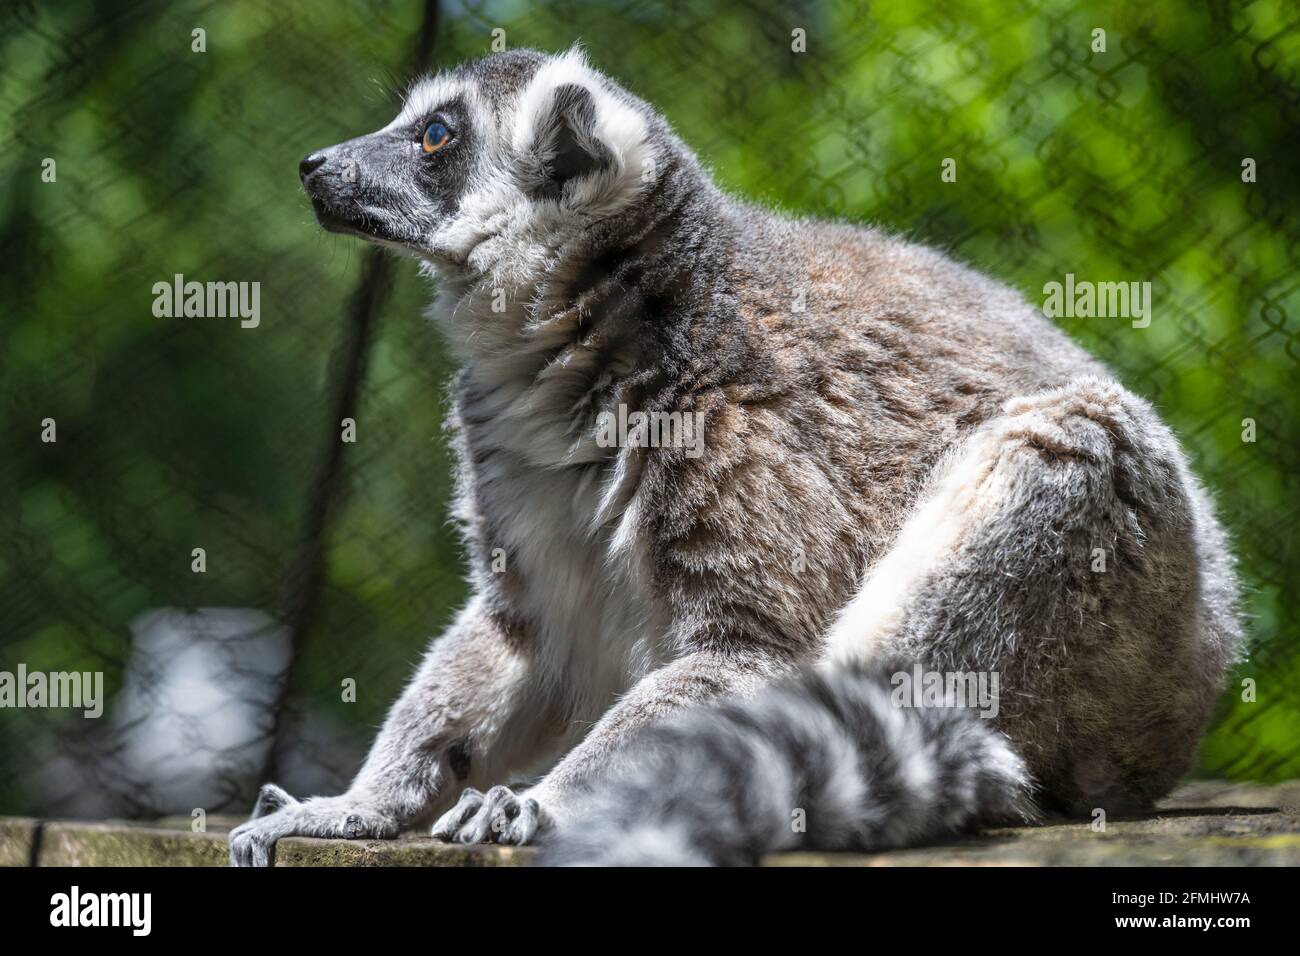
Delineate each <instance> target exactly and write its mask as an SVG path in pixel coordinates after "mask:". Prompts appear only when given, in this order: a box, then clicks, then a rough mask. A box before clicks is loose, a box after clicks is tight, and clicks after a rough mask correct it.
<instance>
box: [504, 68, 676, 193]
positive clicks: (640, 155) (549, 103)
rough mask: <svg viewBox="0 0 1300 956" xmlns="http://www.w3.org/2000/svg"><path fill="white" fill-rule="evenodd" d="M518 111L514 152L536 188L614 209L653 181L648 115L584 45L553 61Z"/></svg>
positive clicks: (528, 187) (525, 179)
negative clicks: (593, 63)
mask: <svg viewBox="0 0 1300 956" xmlns="http://www.w3.org/2000/svg"><path fill="white" fill-rule="evenodd" d="M518 110H519V111H518V114H517V117H516V123H515V125H514V141H513V145H514V153H515V156H516V157H517V159H518V163H519V174H520V177H521V180H522V185H523V187H524V189H525V191H526V192H528V193H529V194H530V195H532V196H535V197H537V198H539V199H553V200H558V201H560V202H561V204H562V205H565V206H571V207H574V208H579V207H581V208H583V209H584V210H585V211H590V212H601V211H612V210H613V209H614V208H616V207H617V206H618V205H621V204H622V203H623V202H625V201H627V200H628V199H630V198H631V197H632V196H634V195H635V194H636V193H637V192H639V191H640V189H641V188H642V185H643V183H644V182H648V181H649V178H648V177H643V173H644V171H645V169H646V168H647V167H648V166H650V165H651V163H650V153H651V150H650V145H649V143H648V142H647V125H646V119H645V116H644V115H643V114H642V113H641V111H640V110H639V109H638V108H637V107H636V105H635V104H634V102H632V101H631V100H630V98H628V97H627V96H626V95H625V94H623V93H621V91H619V90H618V89H617V88H615V87H613V86H612V85H611V84H609V83H608V82H607V81H606V80H605V79H604V77H603V76H601V74H600V73H598V72H596V71H595V70H593V69H592V68H591V67H589V66H587V63H586V61H585V59H584V58H583V56H582V53H581V51H580V50H577V49H574V50H571V51H569V52H568V53H566V54H563V55H562V56H559V57H555V58H554V59H552V60H550V61H549V62H548V63H546V64H545V65H544V66H543V67H542V68H541V69H540V70H539V71H538V72H537V74H536V76H534V77H533V79H532V81H531V82H530V83H529V86H528V89H527V90H526V91H525V92H524V95H523V97H522V98H521V100H520V103H519V107H518ZM570 184H572V185H570Z"/></svg>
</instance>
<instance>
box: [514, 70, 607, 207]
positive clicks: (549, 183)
mask: <svg viewBox="0 0 1300 956" xmlns="http://www.w3.org/2000/svg"><path fill="white" fill-rule="evenodd" d="M536 130H537V138H536V140H535V141H534V142H533V149H532V153H533V157H534V158H535V160H536V162H537V167H536V173H537V176H538V181H537V182H536V184H535V186H534V189H535V191H536V193H537V194H539V195H540V196H542V197H543V198H546V199H554V198H556V197H557V196H559V195H560V193H561V192H562V191H563V190H564V184H565V183H567V182H568V181H569V180H571V179H576V178H578V177H579V176H589V175H591V174H592V173H595V172H599V171H600V170H602V169H610V168H612V167H613V166H614V155H613V153H612V152H611V151H610V149H609V147H607V146H606V145H605V144H604V143H602V142H601V141H600V137H599V135H598V134H597V132H596V100H595V97H593V96H592V94H591V91H590V90H589V89H587V88H586V87H585V86H579V85H578V84H577V83H564V84H562V85H560V86H557V87H556V88H555V91H554V93H552V95H551V98H550V102H549V103H548V104H547V107H546V110H545V113H544V115H543V116H541V117H539V121H538V123H537V125H536Z"/></svg>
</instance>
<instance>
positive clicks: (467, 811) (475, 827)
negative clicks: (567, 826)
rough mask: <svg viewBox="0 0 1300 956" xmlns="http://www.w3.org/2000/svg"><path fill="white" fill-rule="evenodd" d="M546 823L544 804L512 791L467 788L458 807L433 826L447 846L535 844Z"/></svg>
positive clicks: (434, 831) (435, 832)
mask: <svg viewBox="0 0 1300 956" xmlns="http://www.w3.org/2000/svg"><path fill="white" fill-rule="evenodd" d="M546 822H547V815H546V814H545V812H544V811H543V810H542V808H541V804H539V803H538V802H537V800H536V799H535V798H533V797H530V796H528V795H526V794H516V793H515V792H514V791H513V790H511V789H510V788H509V787H499V786H498V787H493V788H492V789H491V790H489V791H488V792H487V793H480V792H479V791H477V790H475V789H474V788H473V787H468V788H466V789H465V791H464V792H463V793H462V794H461V795H460V800H459V801H457V803H456V805H455V806H454V807H452V808H451V809H450V810H448V811H447V812H446V813H444V814H443V815H442V817H441V818H440V819H439V820H438V822H437V823H435V824H434V825H433V836H434V837H435V838H436V839H439V840H444V841H446V842H448V843H500V844H502V845H505V846H524V845H526V844H528V843H532V842H533V840H534V838H535V837H536V836H537V833H538V831H539V830H540V829H542V828H543V826H544V825H545V824H546Z"/></svg>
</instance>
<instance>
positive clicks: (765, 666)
mask: <svg viewBox="0 0 1300 956" xmlns="http://www.w3.org/2000/svg"><path fill="white" fill-rule="evenodd" d="M792 666H793V665H792V663H791V662H789V661H784V660H780V659H778V658H777V657H776V656H774V655H768V654H758V653H753V654H748V653H746V654H722V653H717V652H711V651H697V652H695V653H689V654H686V655H685V656H683V657H681V658H678V659H677V660H676V661H674V662H672V663H671V664H667V665H665V666H664V667H661V668H659V669H658V670H657V671H654V672H653V673H651V674H649V675H647V676H646V677H644V678H642V680H641V681H640V682H639V683H638V684H637V685H636V686H635V687H633V688H632V689H631V690H630V691H629V692H628V693H627V694H626V695H624V696H623V697H622V698H621V699H620V700H619V702H618V703H617V704H615V705H614V706H613V707H611V708H610V709H609V710H608V711H606V712H605V715H604V716H603V717H602V718H601V719H600V720H599V721H598V722H597V723H596V725H595V726H594V727H593V728H592V729H591V731H590V732H589V733H588V734H587V736H586V737H585V738H583V740H582V742H581V743H580V744H578V746H576V747H575V748H574V749H573V750H571V751H570V752H569V753H568V755H567V756H565V758H564V759H563V760H561V761H560V762H559V763H558V764H557V765H556V766H555V768H554V769H553V770H551V772H550V773H549V774H547V775H546V777H544V778H543V779H542V781H541V782H540V783H538V784H537V785H536V786H534V787H532V788H530V789H528V790H527V791H524V792H522V793H518V794H516V793H515V792H514V791H512V790H510V789H509V788H508V787H504V786H496V787H493V788H492V789H491V790H489V791H487V793H480V792H479V791H478V790H475V789H468V790H466V791H465V792H464V793H463V794H462V795H461V798H460V800H459V802H457V804H456V806H454V807H453V808H452V809H451V810H449V811H448V812H447V813H445V814H444V815H443V816H442V818H441V819H440V820H439V821H438V822H437V823H436V824H435V825H434V827H433V835H434V836H435V837H438V838H440V839H443V840H447V841H454V842H459V843H482V842H488V843H503V844H513V845H522V844H526V843H531V842H532V841H533V839H534V837H535V836H536V835H537V834H538V833H539V832H543V831H545V830H548V829H551V828H553V827H555V826H557V825H560V824H562V823H563V822H564V821H565V819H566V818H568V817H569V816H570V815H571V814H572V813H573V812H574V810H575V809H576V807H577V805H578V804H579V802H580V801H581V800H582V798H583V795H584V791H585V789H586V787H587V785H588V784H589V783H590V782H591V781H592V780H593V779H595V778H596V777H597V776H598V775H599V774H603V773H606V772H608V771H609V770H610V769H611V768H612V767H616V766H617V755H618V753H619V751H620V750H622V748H623V747H624V745H625V744H626V743H627V742H628V741H629V740H630V739H631V738H632V737H633V736H634V735H636V734H637V733H638V732H639V731H640V730H641V729H642V728H644V727H646V726H648V725H649V724H651V723H653V722H656V721H658V720H660V719H661V718H663V717H665V716H667V715H669V714H671V713H674V712H676V711H678V710H681V709H683V708H686V707H691V706H694V705H697V704H701V703H705V702H708V701H711V700H715V699H717V698H720V697H724V696H737V697H744V696H749V695H751V694H753V693H754V692H756V691H758V690H759V689H760V688H761V687H763V686H764V685H766V684H768V683H770V682H771V681H772V680H774V679H775V678H777V677H779V676H780V675H782V674H783V673H785V672H786V671H787V670H788V669H789V668H790V667H792Z"/></svg>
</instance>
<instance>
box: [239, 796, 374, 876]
mask: <svg viewBox="0 0 1300 956" xmlns="http://www.w3.org/2000/svg"><path fill="white" fill-rule="evenodd" d="M397 831H398V825H397V821H396V820H393V819H392V818H390V817H388V816H386V815H384V814H381V813H376V812H375V811H373V810H370V809H368V808H366V807H363V806H361V805H359V804H358V803H357V802H355V801H352V800H349V799H348V797H347V796H346V795H344V796H342V797H316V798H314V799H311V800H305V801H300V800H295V799H294V798H293V797H291V796H290V795H289V794H287V793H286V792H285V791H284V790H282V789H280V788H279V787H277V786H276V785H275V784H273V783H268V784H266V785H265V786H263V787H262V789H261V791H260V792H259V793H258V795H257V802H256V803H255V804H254V805H253V813H252V815H251V816H250V817H249V818H248V822H247V823H244V824H242V825H240V826H237V827H235V829H233V830H231V831H230V865H231V866H270V865H271V852H272V850H273V848H274V847H275V844H276V842H277V841H279V840H281V839H283V838H284V837H288V836H314V837H336V838H337V837H343V838H345V839H348V840H356V839H362V838H366V837H370V838H376V839H389V838H391V837H395V836H397Z"/></svg>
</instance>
